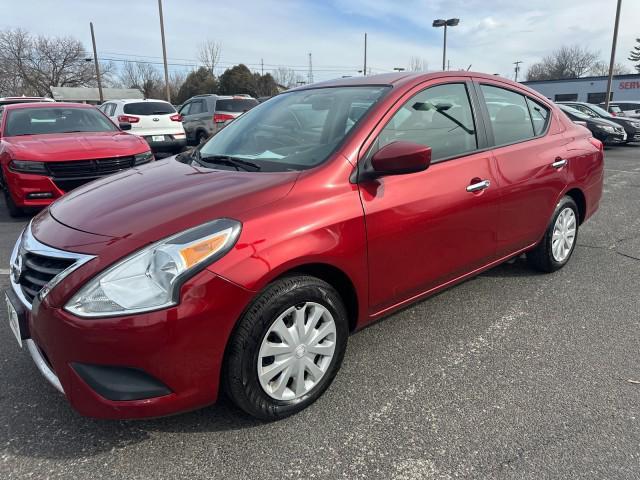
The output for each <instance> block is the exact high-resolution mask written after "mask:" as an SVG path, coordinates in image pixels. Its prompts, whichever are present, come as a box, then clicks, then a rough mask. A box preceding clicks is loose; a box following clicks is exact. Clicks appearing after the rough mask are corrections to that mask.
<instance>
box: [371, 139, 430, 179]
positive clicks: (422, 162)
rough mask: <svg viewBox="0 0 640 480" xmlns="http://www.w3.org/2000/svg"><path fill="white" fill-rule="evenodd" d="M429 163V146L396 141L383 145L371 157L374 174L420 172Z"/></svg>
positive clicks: (427, 166)
mask: <svg viewBox="0 0 640 480" xmlns="http://www.w3.org/2000/svg"><path fill="white" fill-rule="evenodd" d="M430 164H431V147H427V146H425V145H420V144H419V143H414V142H407V141H402V140H401V141H397V142H392V143H389V144H388V145H385V146H384V147H382V148H381V149H380V150H378V151H377V152H376V153H374V154H373V157H371V167H372V168H373V172H372V173H374V175H375V176H383V175H403V174H406V173H415V172H421V171H423V170H426V169H427V168H429V165H430Z"/></svg>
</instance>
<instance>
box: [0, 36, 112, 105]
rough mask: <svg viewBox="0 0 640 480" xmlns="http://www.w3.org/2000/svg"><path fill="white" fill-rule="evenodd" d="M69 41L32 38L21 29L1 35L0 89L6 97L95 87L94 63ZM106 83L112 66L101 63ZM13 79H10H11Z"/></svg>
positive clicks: (75, 42) (69, 39) (63, 38)
mask: <svg viewBox="0 0 640 480" xmlns="http://www.w3.org/2000/svg"><path fill="white" fill-rule="evenodd" d="M87 58H89V59H90V58H91V56H90V55H89V54H88V53H87V51H86V50H85V49H84V47H83V46H82V43H81V42H80V41H78V40H76V39H74V38H72V37H45V36H38V37H32V36H31V35H30V34H29V33H28V32H27V31H25V30H22V29H15V30H4V31H0V88H2V89H3V91H5V92H6V93H8V94H13V95H21V94H34V95H41V96H45V95H51V89H50V87H52V86H53V87H85V86H95V85H96V74H95V68H94V65H93V62H91V61H87ZM100 69H101V72H102V74H103V76H104V77H105V79H106V80H108V79H109V78H110V76H111V74H112V72H113V65H112V64H110V63H104V64H102V65H101V66H100ZM12 77H13V78H12Z"/></svg>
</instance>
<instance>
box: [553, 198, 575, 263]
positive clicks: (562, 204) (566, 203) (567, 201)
mask: <svg viewBox="0 0 640 480" xmlns="http://www.w3.org/2000/svg"><path fill="white" fill-rule="evenodd" d="M567 207H569V208H571V209H572V210H573V214H574V215H575V217H576V236H575V238H574V239H573V245H571V251H570V252H569V255H567V258H565V259H564V260H563V261H561V262H559V261H557V260H556V259H555V258H554V256H553V227H554V226H555V224H556V220H557V219H558V216H559V215H560V213H561V212H562V211H563V210H564V209H565V208H567ZM579 223H580V212H579V211H578V206H577V205H576V202H575V201H574V200H573V198H571V197H568V196H565V197H562V199H561V200H560V201H559V202H558V205H557V206H556V209H555V211H554V213H553V218H552V219H551V223H550V224H549V228H548V229H547V233H546V235H545V250H546V255H547V256H548V261H549V265H550V267H551V270H552V271H555V270H558V269H560V268H562V267H564V266H565V265H566V264H567V263H568V262H569V260H570V259H571V256H572V255H573V252H574V250H575V249H576V245H577V243H578V231H579V228H578V224H579Z"/></svg>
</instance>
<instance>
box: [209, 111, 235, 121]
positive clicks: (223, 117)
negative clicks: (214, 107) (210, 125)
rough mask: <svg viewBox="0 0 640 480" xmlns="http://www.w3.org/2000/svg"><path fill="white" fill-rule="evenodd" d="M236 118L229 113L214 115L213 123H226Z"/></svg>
mask: <svg viewBox="0 0 640 480" xmlns="http://www.w3.org/2000/svg"><path fill="white" fill-rule="evenodd" d="M234 118H236V117H234V116H233V115H229V114H228V113H216V114H214V115H213V122H214V123H224V122H227V121H229V120H233V119H234Z"/></svg>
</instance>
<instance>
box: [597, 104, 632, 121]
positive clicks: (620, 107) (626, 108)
mask: <svg viewBox="0 0 640 480" xmlns="http://www.w3.org/2000/svg"><path fill="white" fill-rule="evenodd" d="M600 106H601V107H603V108H604V103H601V104H600ZM611 108H614V109H616V112H617V111H621V112H622V113H623V114H624V116H625V117H631V118H640V101H632V100H626V101H625V100H623V101H620V102H610V103H609V109H611ZM609 111H610V112H611V110H609Z"/></svg>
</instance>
